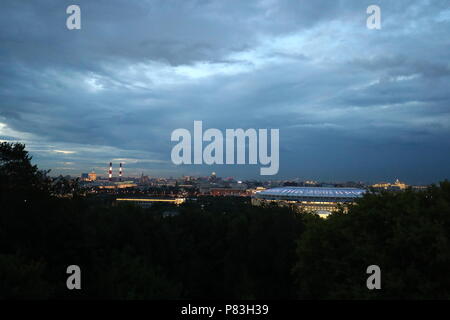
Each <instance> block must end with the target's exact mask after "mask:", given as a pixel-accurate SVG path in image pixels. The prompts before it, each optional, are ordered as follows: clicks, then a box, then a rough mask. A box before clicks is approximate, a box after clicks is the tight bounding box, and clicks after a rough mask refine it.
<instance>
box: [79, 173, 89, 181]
mask: <svg viewBox="0 0 450 320" xmlns="http://www.w3.org/2000/svg"><path fill="white" fill-rule="evenodd" d="M81 181H89V174H88V173H82V174H81Z"/></svg>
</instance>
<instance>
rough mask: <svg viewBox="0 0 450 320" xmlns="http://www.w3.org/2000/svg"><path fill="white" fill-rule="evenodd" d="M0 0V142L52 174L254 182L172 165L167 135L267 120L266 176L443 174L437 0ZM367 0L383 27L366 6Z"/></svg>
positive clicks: (446, 103)
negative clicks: (75, 14)
mask: <svg viewBox="0 0 450 320" xmlns="http://www.w3.org/2000/svg"><path fill="white" fill-rule="evenodd" d="M71 4H74V3H73V2H72V1H70V2H69V1H47V0H43V1H31V0H28V1H17V0H11V1H10V0H4V1H2V5H1V10H0V16H1V19H0V28H1V31H0V41H1V46H0V140H2V141H3V140H5V141H21V142H24V143H26V144H27V148H28V149H29V150H30V151H31V153H32V155H33V156H34V160H35V161H36V162H37V164H38V165H39V166H40V167H43V168H51V169H52V172H53V173H56V174H59V173H63V174H72V175H78V174H79V173H80V172H87V171H89V170H92V169H94V170H96V171H97V172H98V173H100V174H102V173H103V172H106V170H107V164H108V163H109V161H122V162H124V163H125V164H126V168H127V170H128V171H127V173H129V174H140V172H144V173H146V174H149V175H151V176H170V175H173V176H179V175H182V174H207V173H209V172H210V171H216V172H217V173H218V174H219V175H222V176H235V177H239V178H258V177H259V176H258V173H259V166H175V165H173V164H172V163H171V161H170V152H171V148H172V146H173V143H171V141H170V134H171V132H172V131H173V130H175V129H177V128H187V129H192V126H193V121H194V120H202V121H203V123H204V126H206V127H208V128H211V127H213V128H218V129H221V130H225V129H226V128H244V129H246V128H278V129H280V171H279V173H278V175H277V176H275V177H273V178H294V177H300V178H304V179H317V180H340V181H342V180H364V181H381V180H393V179H395V178H399V179H401V180H405V181H406V182H409V183H430V182H435V181H439V180H442V179H444V178H448V177H449V176H450V166H449V163H450V162H449V159H450V139H449V137H450V6H449V2H448V1H447V0H444V1H440V0H436V1H425V0H417V1H406V0H398V1H386V0H384V1H381V0H380V1H376V3H374V2H373V1H356V0H355V1H350V0H341V1H325V0H321V1H317V0H316V1H312V0H308V1H306V0H296V1H293V0H285V1H278V0H277V1H275V0H259V1H242V0H227V1H212V0H211V1H209V0H196V1H194V0H176V1H175V0H147V1H142V0H139V1H138V0H130V1H112V0H108V1H106V0H97V1H92V0H90V1H86V0H78V1H76V3H75V4H77V5H79V6H80V8H81V20H82V28H81V30H68V29H67V28H66V18H67V16H68V15H67V14H66V8H67V7H68V6H69V5H71ZM371 4H377V5H379V6H380V8H381V14H382V28H381V30H369V29H367V28H366V19H367V14H366V8H367V7H368V6H369V5H371Z"/></svg>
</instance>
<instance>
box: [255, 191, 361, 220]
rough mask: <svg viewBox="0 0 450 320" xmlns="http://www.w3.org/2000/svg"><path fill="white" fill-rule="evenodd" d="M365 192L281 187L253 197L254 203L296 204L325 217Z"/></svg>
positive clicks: (258, 193) (261, 192)
mask: <svg viewBox="0 0 450 320" xmlns="http://www.w3.org/2000/svg"><path fill="white" fill-rule="evenodd" d="M365 192H366V190H364V189H357V188H320V187H280V188H273V189H268V190H264V191H260V192H257V193H256V194H255V195H253V197H252V204H253V205H257V206H258V205H262V204H264V203H271V202H276V203H278V204H280V205H294V206H296V207H298V208H301V209H304V210H306V211H308V212H315V213H317V214H319V215H320V216H321V217H325V216H327V215H328V214H330V213H332V212H334V211H336V210H337V209H338V205H340V204H345V203H352V202H354V201H355V199H357V198H360V197H362V196H363V194H364V193H365Z"/></svg>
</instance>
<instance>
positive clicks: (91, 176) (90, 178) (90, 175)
mask: <svg viewBox="0 0 450 320" xmlns="http://www.w3.org/2000/svg"><path fill="white" fill-rule="evenodd" d="M88 178H89V181H95V180H97V174H96V173H95V172H94V171H92V172H90V173H88Z"/></svg>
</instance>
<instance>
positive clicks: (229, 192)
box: [209, 188, 251, 197]
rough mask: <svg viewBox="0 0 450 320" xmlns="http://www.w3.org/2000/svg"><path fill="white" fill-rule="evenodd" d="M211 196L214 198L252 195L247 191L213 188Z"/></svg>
mask: <svg viewBox="0 0 450 320" xmlns="http://www.w3.org/2000/svg"><path fill="white" fill-rule="evenodd" d="M209 192H210V194H211V195H212V196H216V197H217V196H240V197H245V196H250V195H251V193H250V192H247V190H245V189H232V188H211V189H210V191H209Z"/></svg>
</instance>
